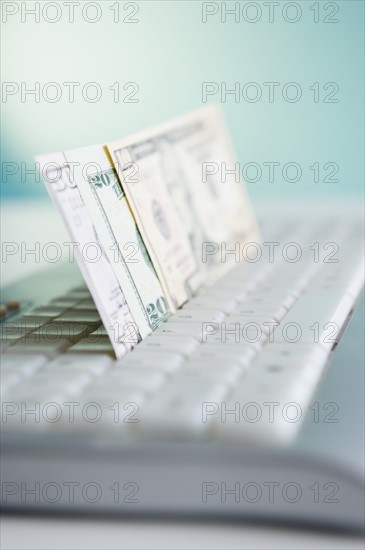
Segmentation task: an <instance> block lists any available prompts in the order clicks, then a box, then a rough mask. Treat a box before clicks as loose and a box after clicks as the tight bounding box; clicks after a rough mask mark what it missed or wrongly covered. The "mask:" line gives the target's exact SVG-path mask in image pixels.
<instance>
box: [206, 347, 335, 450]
mask: <svg viewBox="0 0 365 550" xmlns="http://www.w3.org/2000/svg"><path fill="white" fill-rule="evenodd" d="M271 348H273V349H272V350H271ZM286 351H287V347H286V346H280V345H279V346H277V345H276V344H272V345H268V346H267V348H266V349H265V350H264V352H263V354H262V357H261V356H259V357H258V359H257V361H255V362H254V363H253V364H252V367H251V369H250V370H249V371H248V372H247V374H246V377H245V379H244V383H243V384H242V385H241V386H240V387H239V388H237V389H236V390H235V391H233V392H232V394H231V395H229V398H228V399H227V400H226V401H225V402H223V403H221V404H220V405H219V407H218V409H217V408H216V407H215V408H214V409H213V408H212V409H211V410H212V415H211V416H212V417H214V431H215V433H216V434H217V435H218V437H220V438H222V439H233V440H242V441H243V440H245V441H251V440H252V441H255V443H261V444H265V443H270V442H272V443H275V442H276V443H286V442H289V441H291V440H292V438H293V437H294V436H295V434H296V432H297V430H298V428H299V426H300V422H301V420H302V419H303V418H304V416H305V413H306V409H307V407H308V404H309V401H310V398H311V396H312V394H313V391H314V389H315V387H316V386H317V384H318V381H319V379H320V377H321V375H322V370H323V367H324V366H325V364H326V362H327V353H326V352H325V351H324V350H322V349H321V348H320V347H313V346H304V345H298V346H297V351H296V353H294V352H291V351H290V349H289V351H288V355H286V354H285V352H286ZM228 411H234V413H232V414H229V413H228Z"/></svg>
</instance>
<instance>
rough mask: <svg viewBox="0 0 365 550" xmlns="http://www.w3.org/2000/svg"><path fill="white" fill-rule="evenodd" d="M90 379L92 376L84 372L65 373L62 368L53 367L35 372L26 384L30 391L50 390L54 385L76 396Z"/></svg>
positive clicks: (63, 391)
mask: <svg viewBox="0 0 365 550" xmlns="http://www.w3.org/2000/svg"><path fill="white" fill-rule="evenodd" d="M91 381H92V377H91V376H90V374H86V373H85V372H82V371H81V372H80V371H79V372H72V373H71V372H70V373H69V374H68V375H66V374H65V372H64V370H63V369H62V370H59V369H56V368H54V369H52V372H47V373H44V372H43V373H40V374H36V375H35V376H34V377H33V378H31V379H30V381H29V383H28V385H29V389H30V392H31V393H32V392H33V390H34V391H35V390H36V389H37V388H39V389H41V390H44V391H47V390H49V391H50V392H52V390H53V389H54V388H55V387H56V388H58V389H59V390H60V391H62V393H65V394H67V395H72V396H76V395H79V394H80V393H81V392H82V390H83V389H84V388H85V386H87V385H88V384H90V382H91Z"/></svg>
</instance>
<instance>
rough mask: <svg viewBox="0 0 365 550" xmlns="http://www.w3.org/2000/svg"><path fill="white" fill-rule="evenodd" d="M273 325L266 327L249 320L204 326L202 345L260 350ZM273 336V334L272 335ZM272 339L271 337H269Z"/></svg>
mask: <svg viewBox="0 0 365 550" xmlns="http://www.w3.org/2000/svg"><path fill="white" fill-rule="evenodd" d="M272 326H273V324H272V323H268V324H267V325H266V326H264V325H262V324H260V323H257V322H255V321H253V320H252V319H251V320H247V319H246V320H245V321H242V322H241V321H235V322H231V323H228V322H223V323H219V324H218V323H215V324H214V323H212V324H208V323H207V324H206V325H204V327H203V344H204V345H206V346H209V345H212V344H214V345H220V346H222V351H223V349H224V347H223V346H226V347H229V346H242V345H244V346H247V345H249V346H252V347H254V348H256V349H260V348H261V347H262V346H263V345H264V344H265V343H266V342H267V340H268V332H269V329H271V330H272V328H271V327H272ZM273 334H275V332H274V333H273ZM270 337H272V336H270Z"/></svg>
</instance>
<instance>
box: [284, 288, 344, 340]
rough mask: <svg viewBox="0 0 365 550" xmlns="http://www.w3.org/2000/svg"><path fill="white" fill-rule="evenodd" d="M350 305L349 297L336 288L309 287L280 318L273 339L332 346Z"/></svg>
mask: <svg viewBox="0 0 365 550" xmlns="http://www.w3.org/2000/svg"><path fill="white" fill-rule="evenodd" d="M353 304H354V299H353V297H352V296H350V295H348V294H345V295H341V294H339V293H338V292H337V291H336V290H335V291H333V290H328V291H327V292H324V291H322V292H317V291H315V290H314V291H311V290H309V291H308V292H306V293H305V294H304V295H303V298H302V299H301V300H299V301H298V302H297V303H296V304H295V306H293V308H292V309H291V310H290V311H289V313H288V314H287V315H286V317H285V318H284V319H283V322H282V324H281V325H280V327H279V328H278V329H277V331H276V332H275V336H274V338H275V342H288V343H290V342H295V340H296V339H298V341H300V342H301V343H313V344H314V343H319V344H320V345H322V346H324V347H329V348H331V347H333V345H334V344H335V342H336V341H337V337H338V335H339V333H340V330H341V327H342V325H343V324H344V322H345V321H346V319H347V316H348V314H349V313H350V311H351V309H352V307H353ZM318 305H320V307H318ZM311 327H312V328H311Z"/></svg>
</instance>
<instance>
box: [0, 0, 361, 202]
mask: <svg viewBox="0 0 365 550" xmlns="http://www.w3.org/2000/svg"><path fill="white" fill-rule="evenodd" d="M1 4H2V56H1V62H2V80H3V84H2V104H1V110H2V124H3V125H2V140H1V142H2V144H1V155H2V197H3V198H5V199H8V198H14V197H26V198H27V200H28V199H29V198H30V197H35V198H36V197H40V196H42V195H43V196H44V195H45V193H46V192H45V189H44V187H43V184H42V182H39V181H38V175H35V173H27V172H26V171H27V170H34V155H35V154H36V153H44V152H51V151H60V150H63V149H66V148H75V147H81V146H86V145H90V144H94V143H99V142H106V141H109V140H114V139H116V138H120V137H123V136H125V135H127V134H129V133H132V132H135V131H137V130H140V129H143V128H145V127H147V126H149V125H154V124H157V123H159V122H162V121H164V120H166V119H168V118H170V117H174V116H176V115H180V114H183V113H184V112H186V111H189V110H192V109H195V108H198V107H200V106H201V105H203V104H205V103H210V102H214V103H218V104H220V105H221V106H222V108H223V110H224V113H225V115H226V119H227V122H228V125H229V128H230V131H231V135H232V138H233V142H234V145H235V149H236V152H237V157H238V160H239V162H240V168H241V169H242V170H243V174H242V175H243V177H244V178H245V180H246V182H247V185H248V189H249V192H250V194H251V196H252V197H253V198H254V199H255V198H256V197H257V198H259V199H261V197H265V199H269V200H271V198H275V199H276V200H281V198H286V199H287V198H295V199H296V198H297V197H308V196H309V197H311V198H315V197H317V196H318V197H329V196H331V197H333V196H334V195H336V196H337V195H340V196H344V195H348V196H354V195H355V196H356V194H359V193H361V190H362V182H363V176H364V174H363V152H364V131H363V120H364V104H363V81H364V3H363V2H362V1H356V0H354V1H337V2H323V1H320V2H312V1H298V2H285V1H284V2H262V1H257V2H197V1H155V0H152V1H151V0H149V1H138V2H115V1H113V2H109V1H102V2H85V1H83V0H81V1H79V2H62V1H58V2H5V1H4V2H2V3H1ZM37 5H38V7H37ZM230 90H231V91H234V93H229V91H230ZM32 91H33V93H32ZM272 163H275V164H272Z"/></svg>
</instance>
